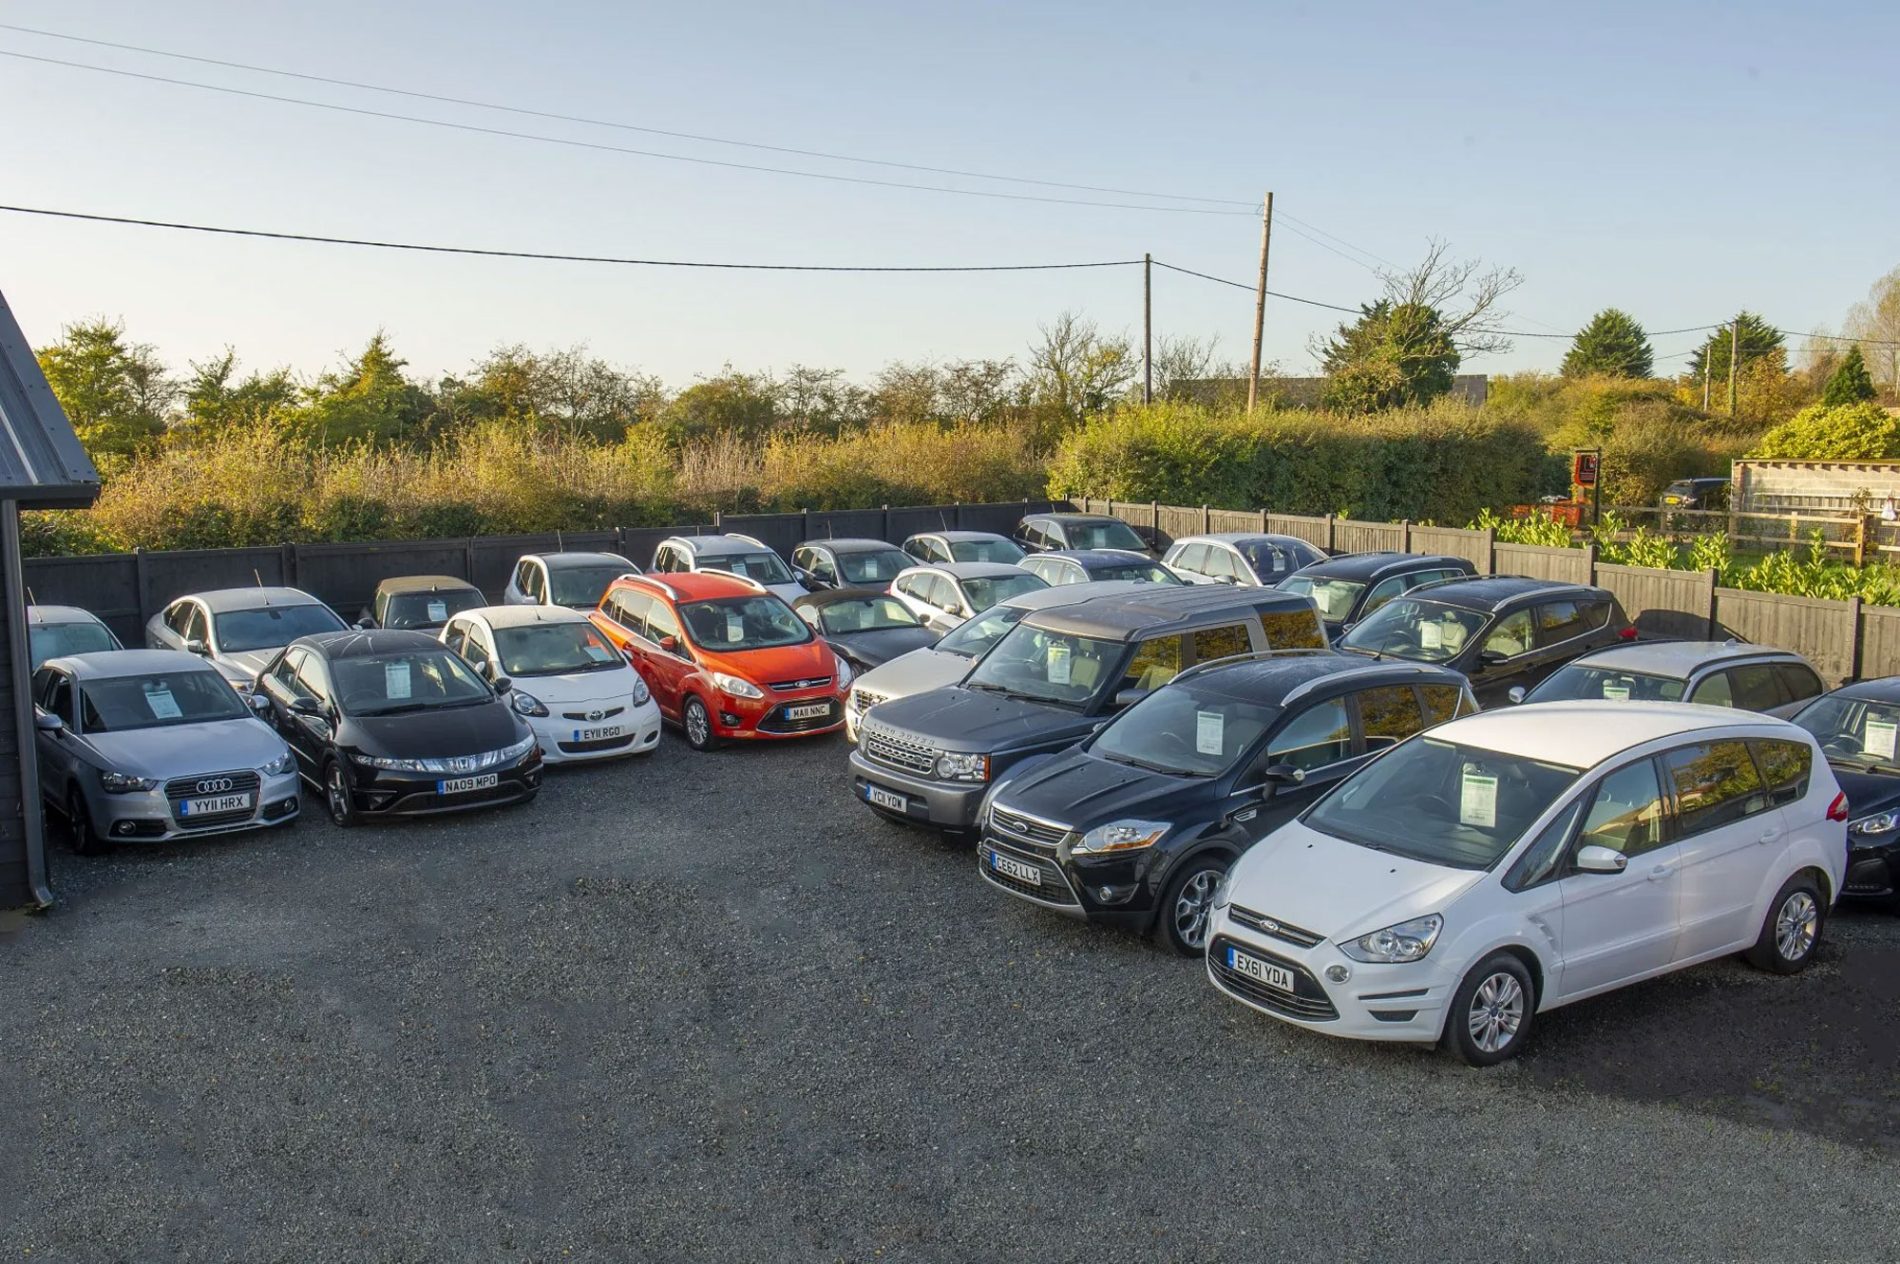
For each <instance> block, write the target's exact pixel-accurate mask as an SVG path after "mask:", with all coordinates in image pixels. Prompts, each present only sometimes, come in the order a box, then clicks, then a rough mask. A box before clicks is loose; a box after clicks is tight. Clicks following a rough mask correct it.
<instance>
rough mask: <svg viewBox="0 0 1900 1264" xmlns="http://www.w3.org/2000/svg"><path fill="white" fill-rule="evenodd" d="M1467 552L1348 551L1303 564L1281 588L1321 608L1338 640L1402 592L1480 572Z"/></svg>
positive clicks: (1328, 630) (1322, 618)
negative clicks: (1446, 554)
mask: <svg viewBox="0 0 1900 1264" xmlns="http://www.w3.org/2000/svg"><path fill="white" fill-rule="evenodd" d="M1477 573H1478V572H1477V569H1476V568H1475V567H1473V566H1472V565H1471V563H1470V562H1467V561H1466V560H1465V559H1464V558H1462V557H1434V556H1432V555H1430V554H1426V553H1348V554H1346V555H1344V556H1343V557H1330V558H1327V559H1326V560H1325V561H1323V562H1314V563H1313V564H1312V565H1311V566H1304V567H1301V568H1300V570H1299V571H1298V572H1297V573H1296V574H1294V575H1292V576H1291V577H1290V578H1287V579H1284V580H1281V581H1280V591H1282V592H1291V593H1301V594H1303V595H1305V596H1308V597H1311V598H1312V599H1313V604H1314V605H1316V606H1318V607H1319V618H1320V622H1321V623H1324V624H1325V625H1326V635H1327V636H1329V637H1331V638H1332V639H1333V640H1335V641H1337V640H1338V639H1339V638H1340V637H1342V636H1344V635H1345V634H1346V631H1347V630H1348V629H1349V628H1351V627H1352V625H1353V624H1355V623H1357V622H1359V620H1361V619H1363V618H1365V617H1366V616H1367V615H1369V614H1371V613H1372V612H1373V611H1374V610H1377V609H1378V608H1379V607H1380V606H1383V605H1384V604H1385V603H1386V602H1388V601H1390V600H1392V599H1393V598H1394V597H1396V596H1398V595H1399V594H1400V593H1402V592H1405V591H1407V590H1409V589H1413V588H1417V587H1418V586H1419V585H1420V584H1435V583H1437V582H1438V581H1439V580H1441V579H1458V578H1461V577H1475V576H1476V575H1477Z"/></svg>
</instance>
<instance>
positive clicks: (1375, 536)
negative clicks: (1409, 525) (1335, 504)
mask: <svg viewBox="0 0 1900 1264" xmlns="http://www.w3.org/2000/svg"><path fill="white" fill-rule="evenodd" d="M1332 547H1333V551H1334V552H1336V553H1379V552H1384V551H1388V550H1391V551H1396V550H1400V549H1403V548H1404V547H1405V524H1403V523H1399V522H1357V521H1354V520H1353V519H1351V518H1335V519H1333V544H1332Z"/></svg>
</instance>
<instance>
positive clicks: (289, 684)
mask: <svg viewBox="0 0 1900 1264" xmlns="http://www.w3.org/2000/svg"><path fill="white" fill-rule="evenodd" d="M309 653H310V651H309V650H305V649H291V650H286V651H284V653H283V654H282V655H280V656H279V657H278V659H277V661H276V662H274V663H272V664H271V665H270V667H269V668H267V669H266V670H265V672H264V679H265V680H267V681H269V682H270V683H271V684H273V685H275V686H277V688H279V689H281V690H283V692H284V693H285V694H287V695H289V696H290V697H293V698H302V697H307V696H308V695H307V694H306V693H305V692H304V688H303V686H302V685H301V684H299V683H298V681H297V668H298V667H300V666H301V665H302V664H303V660H304V659H305V658H306V657H307V656H308V655H309Z"/></svg>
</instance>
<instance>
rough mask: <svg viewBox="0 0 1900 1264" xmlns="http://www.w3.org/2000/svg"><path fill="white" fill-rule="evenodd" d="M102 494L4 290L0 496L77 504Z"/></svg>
mask: <svg viewBox="0 0 1900 1264" xmlns="http://www.w3.org/2000/svg"><path fill="white" fill-rule="evenodd" d="M98 497H99V471H98V470H96V469H94V468H93V466H92V459H91V458H90V457H88V456H87V455H86V449H85V448H84V447H82V446H81V445H80V442H79V436H78V435H77V434H76V433H74V431H73V423H72V422H70V421H68V420H67V419H66V411H65V410H64V409H63V408H61V407H60V406H59V400H58V399H56V398H54V396H53V388H52V387H51V386H49V385H47V383H46V375H45V374H44V373H42V372H40V363H39V361H38V360H37V359H35V358H34V356H33V348H32V347H31V346H30V345H28V343H27V340H26V335H25V334H24V333H22V332H21V331H20V326H19V323H18V322H17V321H15V320H14V319H13V309H12V308H10V307H8V306H7V300H6V296H5V295H0V500H17V501H19V502H20V504H21V505H22V506H23V507H24V508H27V509H78V508H83V507H84V506H86V505H90V504H91V503H92V502H93V501H94V500H97V499H98Z"/></svg>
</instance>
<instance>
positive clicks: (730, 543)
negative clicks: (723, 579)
mask: <svg viewBox="0 0 1900 1264" xmlns="http://www.w3.org/2000/svg"><path fill="white" fill-rule="evenodd" d="M660 543H662V544H678V545H681V546H682V547H684V548H685V549H686V550H687V551H688V552H689V553H691V554H692V555H693V556H694V557H718V556H720V555H722V554H726V553H770V552H772V551H773V550H772V549H771V548H769V547H768V546H767V545H765V544H764V543H763V542H761V541H759V540H754V539H752V538H751V537H749V536H743V535H736V534H734V535H670V536H668V537H667V538H666V539H664V540H662V541H661V542H660Z"/></svg>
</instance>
